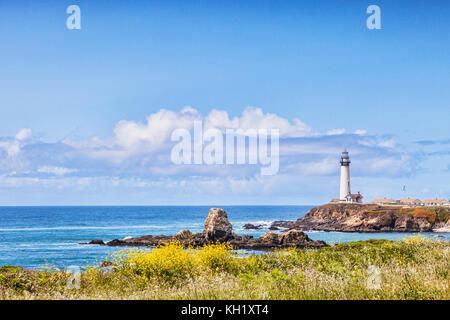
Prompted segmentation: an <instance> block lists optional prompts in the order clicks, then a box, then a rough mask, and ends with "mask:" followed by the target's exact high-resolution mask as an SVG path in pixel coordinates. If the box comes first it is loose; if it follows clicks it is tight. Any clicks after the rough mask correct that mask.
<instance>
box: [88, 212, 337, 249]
mask: <svg viewBox="0 0 450 320" xmlns="http://www.w3.org/2000/svg"><path fill="white" fill-rule="evenodd" d="M174 240H176V241H179V242H180V243H181V244H182V245H184V246H185V247H186V248H187V247H193V248H197V247H202V246H204V245H206V244H208V243H211V242H216V241H218V242H221V243H225V242H226V243H228V244H230V245H231V246H232V247H233V248H234V249H249V250H269V249H272V248H287V247H292V246H295V247H297V248H305V247H312V248H320V247H325V246H328V245H327V244H326V243H325V242H323V241H313V240H311V239H310V238H308V236H307V235H306V234H305V233H303V232H302V231H299V230H289V231H285V232H283V233H281V234H276V233H273V232H267V233H265V234H263V235H262V236H261V237H259V238H254V237H253V236H250V235H248V234H244V235H242V236H238V235H237V234H235V233H233V232H232V226H231V223H230V222H229V221H228V217H227V214H226V212H225V211H224V210H223V209H219V208H212V209H210V210H209V214H208V217H207V218H206V221H205V229H204V230H203V232H202V233H195V234H193V233H192V232H191V231H189V230H181V231H180V232H178V233H177V234H176V235H174V236H165V235H159V236H151V235H146V236H142V237H138V238H127V239H124V240H119V239H114V240H111V241H109V242H107V243H106V245H108V246H150V247H152V246H157V245H160V244H165V243H169V242H171V241H174ZM90 243H92V244H103V245H105V243H104V242H103V241H102V240H92V241H91V242H90Z"/></svg>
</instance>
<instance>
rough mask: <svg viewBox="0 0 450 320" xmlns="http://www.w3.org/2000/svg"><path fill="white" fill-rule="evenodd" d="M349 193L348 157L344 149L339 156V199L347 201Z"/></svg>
mask: <svg viewBox="0 0 450 320" xmlns="http://www.w3.org/2000/svg"><path fill="white" fill-rule="evenodd" d="M348 195H351V191H350V158H349V156H348V151H347V150H344V152H342V156H341V189H340V193H339V200H340V201H345V202H347V196H348Z"/></svg>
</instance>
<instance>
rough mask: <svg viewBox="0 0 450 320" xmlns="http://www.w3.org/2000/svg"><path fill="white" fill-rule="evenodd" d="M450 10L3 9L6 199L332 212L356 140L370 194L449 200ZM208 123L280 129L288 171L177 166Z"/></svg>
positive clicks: (419, 6) (1, 164) (2, 170)
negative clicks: (183, 147) (188, 139)
mask: <svg viewBox="0 0 450 320" xmlns="http://www.w3.org/2000/svg"><path fill="white" fill-rule="evenodd" d="M70 5H78V6H79V7H80V10H81V29H79V30H76V29H74V30H69V29H68V28H67V27H66V20H67V18H68V17H69V14H67V13H66V9H67V7H68V6H70ZM369 5H378V6H379V7H380V9H381V29H380V30H376V29H375V30H369V29H368V28H367V26H366V20H367V18H368V17H369V16H370V14H367V13H366V9H367V7H368V6H369ZM449 17H450V3H447V2H445V1H425V0H424V1H413V0H410V1H400V0H399V1H378V0H374V1H360V0H354V1H335V0H334V1H331V0H330V1H327V0H318V1H287V0H286V1H283V0H258V1H256V0H255V1H245V0H240V1H236V0H230V1H215V0H209V1H191V0H184V1H172V0H164V1H137V0H136V1H103V0H96V1H93V0H90V1H75V0H73V1H62V0H60V1H25V0H24V1H4V0H0V39H1V40H0V43H1V44H0V46H1V47H0V70H1V72H0V205H195V204H205V205H221V204H261V205H268V204H274V205H275V204H307V205H308V204H311V205H312V204H320V203H323V202H327V201H329V200H330V199H331V198H335V197H337V196H338V194H339V190H338V187H339V172H340V168H339V157H340V152H341V151H342V150H343V149H344V148H347V149H348V150H349V152H350V157H351V160H352V165H351V176H352V191H354V192H356V191H360V192H361V193H362V194H363V195H364V200H365V201H370V200H372V199H373V198H379V197H385V196H386V197H392V198H403V197H418V198H420V199H426V198H436V197H438V198H444V199H449V198H450V186H449V183H448V181H450V134H449V131H448V127H449V126H448V123H449V119H450V116H449V112H448V110H450V90H449V88H450V41H449V36H450V25H449V23H448V19H449ZM193 121H203V123H204V124H205V126H210V127H217V128H219V129H220V130H221V131H224V130H225V129H226V128H229V127H231V128H235V129H237V128H244V129H249V128H255V129H270V128H274V127H276V128H278V129H279V130H280V138H279V139H280V164H279V171H278V172H277V174H275V175H271V176H262V175H261V174H260V170H259V166H257V165H249V164H247V165H175V164H174V163H172V162H171V161H170V153H171V150H172V149H173V147H174V144H175V143H174V142H173V141H171V139H170V137H171V133H172V132H173V131H174V130H176V129H179V128H185V129H187V130H192V122H193ZM403 186H406V190H403Z"/></svg>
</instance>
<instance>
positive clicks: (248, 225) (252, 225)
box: [244, 223, 263, 230]
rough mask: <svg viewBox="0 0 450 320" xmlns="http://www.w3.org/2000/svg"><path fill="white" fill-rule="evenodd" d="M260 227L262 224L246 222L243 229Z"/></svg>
mask: <svg viewBox="0 0 450 320" xmlns="http://www.w3.org/2000/svg"><path fill="white" fill-rule="evenodd" d="M262 227H263V225H262V224H259V225H257V226H255V225H254V224H251V223H246V224H244V229H245V230H259V229H261V228H262Z"/></svg>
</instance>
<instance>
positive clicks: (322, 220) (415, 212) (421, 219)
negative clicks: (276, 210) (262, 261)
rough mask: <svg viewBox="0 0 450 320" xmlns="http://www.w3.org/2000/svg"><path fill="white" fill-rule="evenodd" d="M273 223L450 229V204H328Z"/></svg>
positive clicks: (353, 228)
mask: <svg viewBox="0 0 450 320" xmlns="http://www.w3.org/2000/svg"><path fill="white" fill-rule="evenodd" d="M271 227H278V228H279V227H282V228H287V229H291V230H303V231H305V230H317V231H340V232H450V208H442V207H437V208H423V207H411V208H404V207H399V206H380V205H376V204H346V203H344V204H325V205H322V206H318V207H315V208H312V209H311V210H309V211H308V212H307V213H306V214H305V215H304V216H303V217H301V218H299V219H297V220H296V221H275V222H273V223H272V225H271Z"/></svg>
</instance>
